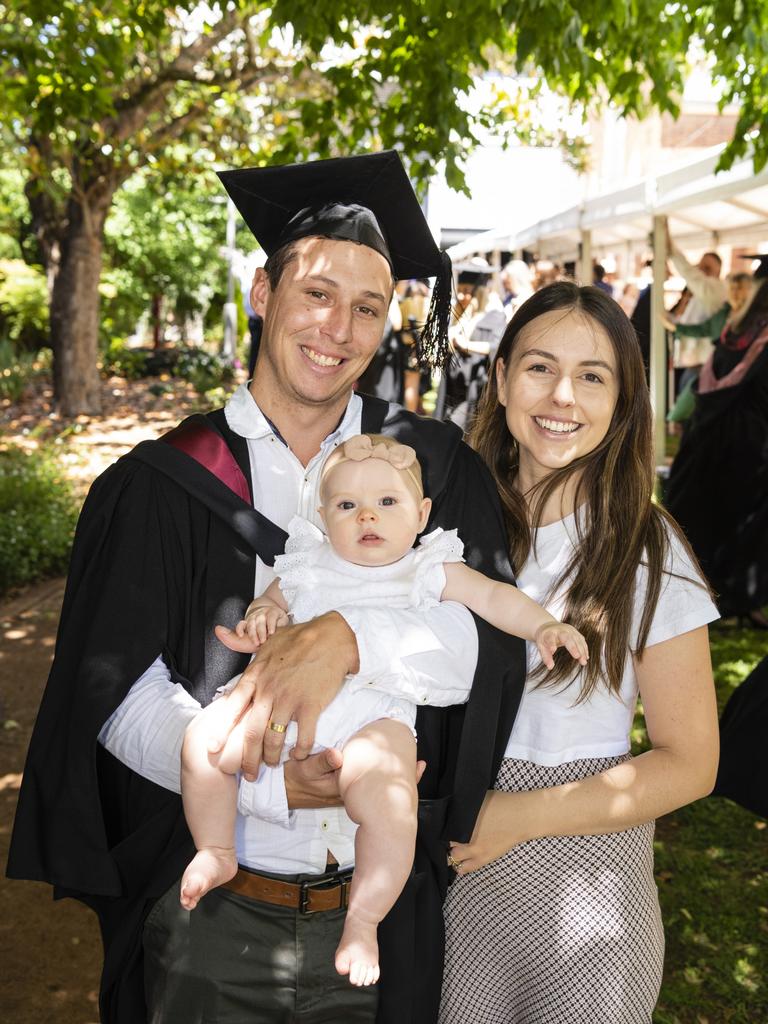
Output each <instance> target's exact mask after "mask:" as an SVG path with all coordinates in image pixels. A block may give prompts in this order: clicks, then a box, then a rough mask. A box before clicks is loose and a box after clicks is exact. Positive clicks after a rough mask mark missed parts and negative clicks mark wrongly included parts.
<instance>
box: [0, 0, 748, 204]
mask: <svg viewBox="0 0 768 1024" xmlns="http://www.w3.org/2000/svg"><path fill="white" fill-rule="evenodd" d="M745 6H746V5H745ZM763 6H764V3H757V4H753V5H751V6H750V9H749V14H748V15H745V25H744V26H743V30H741V29H740V30H738V31H737V30H734V32H733V33H732V36H730V37H727V39H726V34H725V24H724V23H725V21H726V20H728V19H730V17H731V15H730V9H729V8H728V7H727V5H717V4H708V5H706V7H704V8H701V7H699V8H691V9H690V10H689V9H688V8H687V6H686V5H684V4H677V3H676V4H669V3H667V2H666V0H642V2H634V3H629V4H628V3H620V2H618V0H616V2H611V3H609V4H607V5H606V4H605V2H598V0H589V2H586V3H576V2H575V0H572V2H568V0H537V2H535V3H528V4H522V3H519V2H510V0H490V2H489V0H462V3H461V4H458V3H455V2H445V0H387V2H386V3H384V2H383V0H374V2H371V0H366V2H364V3H360V2H358V3H351V4H350V3H349V2H344V3H342V2H341V0H328V2H327V3H325V4H323V5H318V4H316V3H310V2H308V0H290V2H289V0H276V2H274V3H273V4H272V5H268V4H267V3H265V2H258V0H256V2H253V0H250V2H248V0H240V2H239V3H238V4H236V5H230V6H229V7H228V8H222V7H218V6H217V5H214V6H212V7H211V8H210V23H205V22H203V20H202V14H201V12H202V10H203V9H202V8H200V6H199V4H197V2H196V0H186V2H180V3H177V4H175V5H173V7H170V8H169V7H168V6H167V5H166V4H164V3H161V2H158V0H145V2H143V3H142V4H141V5H138V6H137V5H136V4H132V3H129V2H128V0H115V2H113V3H111V4H110V5H109V6H108V7H104V6H103V5H100V4H96V3H93V2H92V0H86V2H83V0H59V2H57V3H52V2H50V0H45V2H39V3H37V4H36V5H35V17H34V18H31V17H30V16H29V10H30V8H29V4H28V2H27V0H10V2H0V16H1V17H0V65H2V66H4V70H5V74H4V76H3V77H2V79H0V111H3V112H4V119H5V122H6V124H8V125H9V127H10V128H11V130H13V131H14V132H15V133H16V134H17V136H19V137H20V141H21V142H22V144H23V145H24V146H25V147H26V146H28V145H29V140H30V132H31V135H32V137H34V140H35V142H34V145H33V146H32V147H30V148H29V149H28V150H27V164H28V168H29V170H30V172H31V173H32V175H33V177H34V178H35V180H36V182H37V183H38V184H39V187H40V188H44V189H47V190H48V192H49V193H50V195H51V197H52V198H54V199H55V198H57V195H56V194H57V192H58V193H59V194H58V199H59V200H61V199H63V197H64V195H66V193H67V192H68V190H69V185H70V183H71V176H72V173H73V170H74V169H75V165H74V164H73V162H72V160H71V159H70V158H71V156H72V155H73V154H74V153H77V167H76V171H75V173H76V175H78V176H81V177H83V176H84V177H86V178H89V179H91V178H93V177H94V175H95V174H97V173H98V172H106V173H108V174H111V173H112V172H113V171H114V172H115V173H116V174H117V176H118V177H119V179H120V180H124V179H125V178H127V177H128V176H129V175H130V173H132V171H133V170H135V169H136V168H137V167H139V166H143V165H145V164H146V163H147V162H150V163H155V164H156V165H157V164H161V165H163V166H165V167H175V168H179V169H180V170H182V171H183V172H184V173H185V174H189V172H190V170H191V168H190V164H189V158H188V156H187V155H185V154H182V153H181V152H180V151H179V150H178V148H176V147H175V144H176V142H177V141H178V140H183V141H184V142H185V143H187V144H189V146H190V147H191V154H192V160H193V166H194V168H195V171H196V172H197V173H199V172H200V171H201V170H202V169H203V168H204V167H206V166H210V161H211V159H212V158H217V159H221V160H224V161H226V162H227V163H228V164H233V163H237V162H239V161H245V160H248V161H250V162H253V161H254V160H256V161H258V160H270V159H291V158H294V157H300V156H307V155H310V154H311V155H319V156H324V155H330V154H343V153H349V152H354V151H360V150H369V149H376V148H381V147H387V146H397V147H398V148H401V149H402V150H403V151H404V154H405V156H406V157H407V159H408V160H409V161H410V163H411V169H412V172H413V174H414V176H415V177H416V178H417V179H419V180H424V179H425V178H427V177H428V176H429V175H431V173H432V171H433V168H434V164H435V161H436V160H438V159H441V158H444V159H445V160H446V162H447V169H448V175H449V178H452V179H455V180H456V181H461V167H460V161H461V158H462V156H463V155H464V154H465V153H466V152H467V150H468V148H470V147H471V145H472V144H473V141H474V138H475V135H476V131H477V128H478V127H479V126H481V125H482V126H487V125H496V126H498V127H499V129H505V130H507V131H511V132H516V131H517V129H518V126H517V124H516V123H512V124H510V123H508V122H506V123H505V120H506V118H505V113H506V114H509V108H508V107H507V108H506V111H505V108H504V105H503V104H502V105H501V106H499V105H498V104H497V103H495V102H491V104H490V108H489V109H485V110H483V111H481V112H480V113H479V114H475V113H470V112H469V105H468V104H467V102H466V97H467V95H468V93H469V91H470V90H471V88H472V83H473V78H474V76H475V75H477V74H478V73H482V72H484V71H486V70H489V69H494V68H496V67H500V66H501V67H503V69H504V70H513V71H517V72H519V73H520V74H522V75H524V76H526V77H527V78H528V79H529V80H530V81H531V82H532V83H533V88H532V91H531V97H532V98H534V99H535V92H536V89H537V87H538V84H540V82H541V81H542V80H546V82H547V85H548V86H549V87H550V88H551V89H553V90H555V91H557V92H559V93H560V94H561V95H562V96H563V97H565V98H566V100H567V101H568V102H569V103H573V104H577V105H578V106H579V107H580V108H582V109H583V108H584V107H585V106H587V105H594V104H596V103H601V102H604V101H605V100H606V98H607V97H610V102H611V103H613V104H614V105H615V106H617V107H618V108H620V109H621V110H622V111H624V112H626V113H638V114H643V113H644V112H646V111H647V110H648V109H649V108H650V107H651V106H656V107H658V108H660V109H662V110H668V111H671V112H672V113H674V112H676V110H677V98H678V96H679V95H680V93H681V90H682V81H683V72H684V70H685V66H686V57H687V54H688V50H689V47H690V45H691V44H692V42H695V41H698V40H701V41H702V43H703V46H704V47H705V49H706V48H708V47H712V48H714V49H715V51H716V52H718V53H719V51H720V50H721V49H723V47H726V43H727V47H726V48H727V49H728V56H729V57H730V56H731V52H732V51H733V50H734V48H735V47H734V38H737V39H738V42H739V45H740V47H741V53H742V55H744V60H746V61H749V60H750V59H752V56H753V54H754V53H755V52H758V51H761V49H762V35H761V33H760V32H756V31H755V28H756V26H758V25H759V17H760V14H761V12H762V9H763ZM712 23H714V24H715V25H716V26H720V31H716V30H715V29H713V28H712ZM750 26H751V35H750V33H749V32H748V31H747V29H748V28H749V27H750ZM723 60H725V58H723ZM721 63H723V61H721ZM725 66H726V65H725V63H723V68H724V69H725ZM730 74H731V78H732V80H735V78H736V77H738V79H739V81H740V82H741V79H742V78H743V74H742V73H740V72H739V71H738V68H737V65H736V64H733V66H732V67H730ZM742 90H743V83H742ZM764 102H766V101H764ZM518 109H519V110H522V107H521V108H518ZM0 116H3V115H0ZM523 120H524V121H525V118H523ZM520 132H521V134H522V135H523V137H526V136H528V135H529V134H530V123H527V124H526V123H523V124H521V125H520ZM43 165H45V167H46V168H47V169H48V170H49V171H53V170H54V169H58V171H59V172H60V174H59V177H58V178H56V177H55V176H54V177H52V178H51V177H48V179H47V180H46V178H45V175H44V174H43Z"/></svg>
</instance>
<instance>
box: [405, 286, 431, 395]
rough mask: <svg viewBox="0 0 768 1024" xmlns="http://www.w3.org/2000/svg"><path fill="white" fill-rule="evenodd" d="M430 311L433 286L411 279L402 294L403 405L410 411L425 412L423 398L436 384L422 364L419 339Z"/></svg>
mask: <svg viewBox="0 0 768 1024" xmlns="http://www.w3.org/2000/svg"><path fill="white" fill-rule="evenodd" d="M428 310H429V285H428V284H427V282H426V281H420V280H413V281H408V282H407V284H406V286H405V288H404V289H403V291H402V293H401V294H400V316H401V319H402V322H403V327H402V334H401V337H402V342H403V346H404V349H405V352H404V355H405V387H404V394H403V403H402V404H403V405H404V406H405V408H406V409H408V410H409V411H410V412H421V411H422V410H421V397H422V395H424V394H426V392H427V391H429V389H430V388H431V386H432V375H431V373H430V371H429V369H428V368H427V369H424V367H420V366H419V361H418V359H417V358H416V340H417V338H418V335H419V331H420V330H421V328H422V326H423V324H424V321H425V320H426V318H427V312H428Z"/></svg>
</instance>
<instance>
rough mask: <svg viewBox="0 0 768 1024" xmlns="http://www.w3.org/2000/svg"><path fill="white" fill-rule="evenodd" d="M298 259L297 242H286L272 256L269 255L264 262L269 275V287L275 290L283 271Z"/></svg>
mask: <svg viewBox="0 0 768 1024" xmlns="http://www.w3.org/2000/svg"><path fill="white" fill-rule="evenodd" d="M295 259H296V242H286V244H285V245H281V246H280V248H279V249H276V250H275V252H273V253H272V255H271V256H268V257H267V261H266V263H265V264H264V273H265V274H266V275H267V280H268V281H269V287H270V288H271V289H272V291H274V290H275V289H276V288H277V286H278V285H279V284H280V278H281V277H282V276H283V271H284V270H285V268H286V267H287V266H288V264H289V263H290V262H291V260H295Z"/></svg>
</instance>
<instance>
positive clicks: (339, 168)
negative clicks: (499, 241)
mask: <svg viewBox="0 0 768 1024" xmlns="http://www.w3.org/2000/svg"><path fill="white" fill-rule="evenodd" d="M219 178H220V179H221V181H222V183H223V185H224V188H225V189H226V190H227V192H228V193H229V195H230V197H231V199H232V202H233V203H234V204H235V206H236V207H237V209H238V210H239V211H240V214H241V216H242V218H243V220H244V221H245V223H246V224H247V225H248V227H249V228H250V230H251V231H252V232H253V234H254V235H255V237H256V239H257V240H258V241H259V243H260V244H261V246H262V248H263V249H264V251H265V252H266V254H267V256H271V255H272V254H273V253H274V252H276V251H277V250H278V249H280V248H282V246H284V245H286V244H287V243H289V242H294V241H296V240H297V239H299V238H308V237H310V236H313V235H319V236H320V237H322V238H335V239H339V240H341V241H350V242H357V243H359V244H360V245H367V246H369V247H370V248H371V249H375V250H376V252H378V253H380V254H381V255H382V256H383V257H384V259H386V260H387V262H388V263H389V265H390V267H391V269H392V274H393V276H394V277H395V278H397V279H401V278H412V277H435V278H437V280H436V281H435V286H434V289H433V292H432V303H431V305H430V309H429V314H428V316H427V320H426V323H425V324H424V327H423V329H422V332H421V337H420V341H419V344H418V353H419V356H420V358H423V359H425V360H426V361H428V362H430V363H431V364H432V365H442V364H443V363H444V362H445V360H446V358H447V356H448V353H449V349H448V323H449V321H450V313H451V263H450V259H449V257H448V256H447V255H446V254H445V253H443V252H441V251H440V250H439V249H438V247H437V245H436V244H435V240H434V238H433V237H432V232H431V231H430V230H429V225H428V224H427V221H426V219H425V217H424V214H423V212H422V209H421V206H420V205H419V201H418V199H417V198H416V194H415V192H414V191H413V187H412V185H411V183H410V181H409V180H408V175H407V174H406V173H405V168H404V167H403V164H402V161H401V160H400V157H399V155H398V154H397V153H396V152H395V151H394V150H388V151H385V152H383V153H372V154H369V155H365V156H350V157H341V158H339V159H334V160H313V161H309V162H308V163H304V164H288V165H283V166H277V167H252V168H244V169H242V170H234V171H222V172H220V173H219Z"/></svg>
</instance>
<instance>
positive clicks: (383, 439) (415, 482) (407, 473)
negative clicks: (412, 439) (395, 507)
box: [320, 434, 424, 500]
mask: <svg viewBox="0 0 768 1024" xmlns="http://www.w3.org/2000/svg"><path fill="white" fill-rule="evenodd" d="M359 437H367V438H369V439H370V442H371V447H372V451H371V454H370V455H369V456H367V457H368V458H373V459H375V458H381V459H382V461H385V462H389V464H390V465H391V466H393V468H394V469H396V470H397V471H398V473H400V474H402V475H403V476H404V477H405V479H406V481H407V482H408V483H409V484H410V486H411V487H412V488H413V490H415V492H416V495H417V497H418V498H419V500H421V499H422V498H423V497H424V482H423V480H422V476H421V466H420V465H419V460H418V458H417V457H416V452H415V451H414V449H413V448H411V447H410V445H404V444H400V442H399V441H396V440H395V438H394V437H387V435H386V434H357V435H355V437H350V438H349V439H348V440H347V441H344V443H343V444H340V445H339V447H338V448H336V449H334V451H332V452H331V454H330V455H329V456H328V459H327V460H326V463H325V465H324V466H323V470H322V473H321V474H320V495H321V498H322V494H323V489H324V486H325V481H326V479H327V477H328V474H329V473H330V472H331V470H332V469H334V468H335V467H336V466H340V465H341V463H342V462H361V461H365V459H366V456H363V458H362V459H361V458H357V459H353V458H351V457H350V456H349V455H348V454H347V451H346V446H347V444H349V442H353V443H355V442H357V438H359ZM382 447H383V448H385V449H386V450H387V453H392V454H393V455H397V454H400V452H404V451H408V452H413V460H412V461H411V462H410V463H409V464H408V465H407V466H398V465H396V461H398V460H396V459H390V458H387V457H386V456H384V457H383V453H382V454H377V453H376V449H377V448H378V449H379V452H381V448H382Z"/></svg>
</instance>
